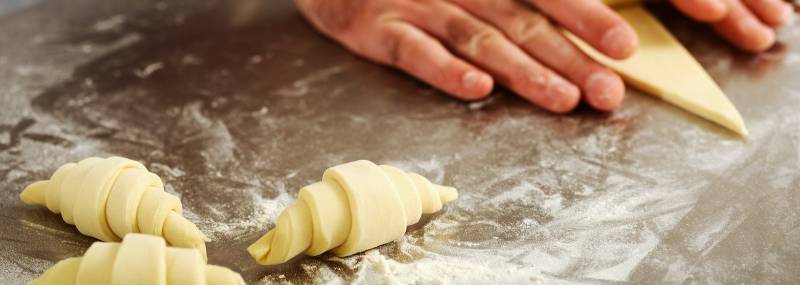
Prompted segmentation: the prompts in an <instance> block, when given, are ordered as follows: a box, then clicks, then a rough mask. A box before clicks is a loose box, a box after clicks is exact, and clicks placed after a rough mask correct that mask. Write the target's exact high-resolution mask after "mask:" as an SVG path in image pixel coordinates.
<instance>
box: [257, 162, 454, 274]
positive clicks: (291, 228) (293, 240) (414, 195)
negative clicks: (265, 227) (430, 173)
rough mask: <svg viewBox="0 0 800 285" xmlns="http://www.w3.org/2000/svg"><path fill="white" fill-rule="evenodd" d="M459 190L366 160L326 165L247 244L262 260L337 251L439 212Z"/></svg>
mask: <svg viewBox="0 0 800 285" xmlns="http://www.w3.org/2000/svg"><path fill="white" fill-rule="evenodd" d="M457 197H458V191H456V189H455V188H452V187H445V186H440V185H436V184H432V183H431V182H430V181H428V179H426V178H425V177H422V176H420V175H418V174H415V173H406V172H404V171H402V170H400V169H397V168H394V167H391V166H386V165H382V166H378V165H375V164H374V163H372V162H369V161H366V160H359V161H354V162H350V163H346V164H342V165H338V166H334V167H331V168H328V169H327V170H325V173H324V174H323V175H322V181H320V182H317V183H314V184H311V185H309V186H306V187H304V188H303V189H300V193H299V195H298V199H297V202H296V203H295V204H293V205H291V206H289V207H288V208H287V209H285V210H284V211H283V213H281V215H280V216H279V217H278V221H277V225H276V227H275V228H274V229H272V230H270V231H269V232H267V234H265V235H264V236H262V237H261V238H260V239H258V240H257V241H256V242H255V243H253V244H252V245H250V247H248V248H247V250H248V251H249V252H250V255H251V256H253V258H255V259H256V261H257V262H258V263H260V264H265V265H271V264H280V263H284V262H286V261H288V260H289V259H291V258H292V257H294V256H297V255H298V254H300V253H301V252H305V254H307V255H311V256H316V255H320V254H322V253H324V252H326V251H328V250H333V252H334V253H335V254H336V255H338V256H348V255H351V254H354V253H358V252H362V251H364V250H367V249H370V248H373V247H376V246H379V245H381V244H384V243H387V242H390V241H392V240H395V239H397V238H400V237H401V236H403V234H405V231H406V227H407V226H409V225H412V224H415V223H417V222H418V221H419V219H420V217H421V216H422V214H430V213H435V212H437V211H439V210H441V209H442V204H443V203H446V202H450V201H452V200H455V199H456V198H457Z"/></svg>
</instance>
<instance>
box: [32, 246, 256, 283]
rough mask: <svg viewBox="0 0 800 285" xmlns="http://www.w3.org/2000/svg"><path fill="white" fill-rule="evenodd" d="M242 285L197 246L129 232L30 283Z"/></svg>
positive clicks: (60, 264)
mask: <svg viewBox="0 0 800 285" xmlns="http://www.w3.org/2000/svg"><path fill="white" fill-rule="evenodd" d="M50 284H53V285H55V284H58V285H62V284H70V285H71V284H74V285H105V284H112V285H117V284H149V285H205V284H209V285H239V284H245V283H244V280H242V276H240V275H239V273H236V272H233V271H231V270H230V269H228V268H225V267H221V266H215V265H207V264H206V262H205V260H204V259H203V257H202V256H201V255H200V252H199V251H197V250H194V249H188V248H178V247H167V246H166V243H165V242H164V239H162V238H161V237H157V236H152V235H143V234H128V235H126V236H125V239H124V240H122V243H114V242H95V243H93V244H92V246H91V247H89V250H87V251H86V253H85V254H84V255H83V256H82V257H72V258H67V259H64V260H62V261H59V262H58V263H56V265H54V266H53V267H51V268H50V269H48V270H47V271H45V272H44V274H42V276H39V278H37V279H36V280H33V281H31V282H30V283H28V285H50Z"/></svg>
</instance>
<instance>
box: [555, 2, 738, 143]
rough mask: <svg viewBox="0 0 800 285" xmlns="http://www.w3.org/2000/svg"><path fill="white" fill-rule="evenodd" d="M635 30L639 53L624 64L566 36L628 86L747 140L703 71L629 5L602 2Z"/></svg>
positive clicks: (735, 115)
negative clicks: (618, 76)
mask: <svg viewBox="0 0 800 285" xmlns="http://www.w3.org/2000/svg"><path fill="white" fill-rule="evenodd" d="M605 2H606V3H607V4H609V5H617V6H614V7H615V10H616V11H617V12H618V13H619V15H620V16H622V17H623V18H624V19H625V20H626V21H628V23H630V24H631V26H632V27H633V28H634V29H635V30H636V34H637V35H638V37H639V48H638V49H637V51H636V52H635V53H634V54H633V55H632V56H631V57H629V58H627V59H625V60H614V59H610V58H608V57H606V56H605V55H603V54H601V53H599V52H597V51H596V50H594V49H593V48H592V47H590V46H589V45H588V44H586V43H585V42H583V41H582V40H580V39H579V38H578V37H576V36H574V35H572V34H570V33H566V34H567V36H568V37H569V38H570V39H571V40H572V41H573V42H574V43H575V44H576V45H577V46H578V47H579V48H580V49H581V50H583V51H584V52H586V54H588V55H589V56H590V57H592V58H594V59H595V60H597V61H598V62H600V63H602V64H605V65H606V66H608V67H609V68H611V69H614V70H615V71H617V72H618V73H619V74H620V75H621V76H622V77H623V78H624V79H625V81H626V82H628V83H629V84H631V85H633V86H635V87H637V88H639V89H641V90H643V91H646V92H648V93H651V94H653V95H656V96H659V97H661V98H662V99H664V100H665V101H667V102H670V103H672V104H674V105H676V106H678V107H681V108H683V109H685V110H687V111H689V112H692V113H694V114H696V115H698V116H700V117H703V118H705V119H707V120H710V121H712V122H715V123H717V124H719V125H721V126H723V127H725V128H728V129H730V130H732V131H734V132H736V133H738V134H740V135H742V136H747V128H746V127H745V124H744V120H742V116H741V115H740V114H739V112H738V111H737V110H736V107H735V106H734V105H733V104H732V103H731V102H730V101H729V100H728V98H727V97H726V96H725V94H724V93H723V92H722V90H720V88H719V87H718V86H717V84H716V83H714V80H713V79H712V78H711V77H710V76H709V75H708V74H707V73H706V72H705V70H704V69H703V67H702V66H701V65H700V64H699V63H698V62H697V61H696V60H695V59H694V57H692V55H691V54H690V53H689V52H688V51H687V50H686V49H685V48H684V47H683V46H682V45H681V44H680V42H679V41H678V40H677V39H675V37H673V36H672V34H670V33H669V31H668V30H667V29H666V28H665V27H664V26H663V25H661V23H660V22H659V21H658V19H656V18H655V17H654V16H653V15H651V14H650V13H649V12H647V11H646V10H645V9H644V8H642V7H641V6H639V5H637V4H630V3H634V2H640V1H635V0H607V1H605Z"/></svg>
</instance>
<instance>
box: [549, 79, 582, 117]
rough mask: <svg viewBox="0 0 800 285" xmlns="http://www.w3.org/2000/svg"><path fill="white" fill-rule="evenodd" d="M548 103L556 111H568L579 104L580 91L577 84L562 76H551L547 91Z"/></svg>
mask: <svg viewBox="0 0 800 285" xmlns="http://www.w3.org/2000/svg"><path fill="white" fill-rule="evenodd" d="M544 95H545V97H546V98H547V103H546V104H547V105H548V106H550V110H553V111H555V112H567V111H570V110H572V109H573V108H575V106H576V105H578V100H579V99H580V98H579V97H580V91H579V90H578V88H577V87H575V85H572V83H569V82H568V81H566V80H564V79H562V78H561V77H557V76H553V77H550V82H549V84H548V85H547V90H546V91H545V94H544Z"/></svg>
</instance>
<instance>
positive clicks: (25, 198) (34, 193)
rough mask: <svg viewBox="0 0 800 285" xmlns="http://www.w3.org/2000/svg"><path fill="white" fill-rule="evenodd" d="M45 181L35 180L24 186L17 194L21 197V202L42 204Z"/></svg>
mask: <svg viewBox="0 0 800 285" xmlns="http://www.w3.org/2000/svg"><path fill="white" fill-rule="evenodd" d="M47 182H48V181H36V182H33V183H31V185H28V187H25V190H22V193H20V194H19V198H20V199H22V202H25V204H29V205H30V204H37V205H44V203H45V202H44V190H45V189H47Z"/></svg>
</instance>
